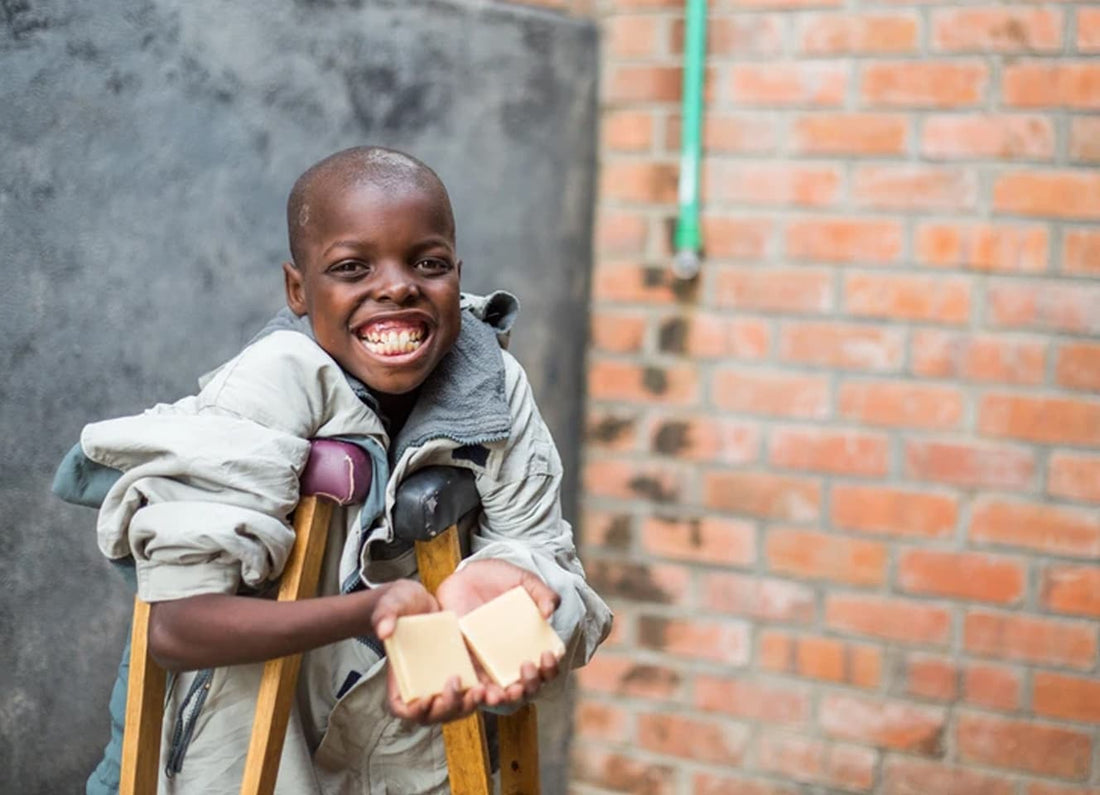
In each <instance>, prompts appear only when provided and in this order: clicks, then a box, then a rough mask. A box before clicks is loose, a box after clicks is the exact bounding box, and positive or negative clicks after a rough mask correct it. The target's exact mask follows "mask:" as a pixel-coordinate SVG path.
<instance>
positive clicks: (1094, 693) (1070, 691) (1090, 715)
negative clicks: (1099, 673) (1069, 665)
mask: <svg viewBox="0 0 1100 795" xmlns="http://www.w3.org/2000/svg"><path fill="white" fill-rule="evenodd" d="M1031 708H1032V709H1033V710H1035V712H1036V714H1038V715H1045V716H1048V717H1051V718H1062V719H1064V720H1073V721H1080V722H1082V723H1093V724H1096V723H1100V682H1098V681H1096V679H1094V678H1092V677H1089V678H1087V679H1082V678H1081V677H1079V676H1065V675H1063V674H1059V673H1054V672H1053V671H1036V672H1035V677H1034V679H1033V683H1032V693H1031Z"/></svg>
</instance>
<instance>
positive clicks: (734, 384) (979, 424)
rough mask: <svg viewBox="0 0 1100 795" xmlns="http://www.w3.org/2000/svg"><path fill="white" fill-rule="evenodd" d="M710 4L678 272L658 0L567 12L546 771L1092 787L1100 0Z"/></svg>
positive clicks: (701, 786) (1034, 790) (595, 786)
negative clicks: (560, 605)
mask: <svg viewBox="0 0 1100 795" xmlns="http://www.w3.org/2000/svg"><path fill="white" fill-rule="evenodd" d="M710 7H711V16H710V20H709V24H710V37H709V38H710V43H709V57H708V67H707V88H706V95H707V109H706V125H705V139H706V141H705V146H706V152H705V159H704V163H703V184H704V203H705V207H704V227H705V245H706V258H705V263H704V269H703V273H702V276H701V278H700V280H699V281H698V283H697V284H694V285H692V284H678V283H676V282H674V281H673V280H671V278H670V275H669V269H668V267H667V266H668V263H669V260H670V250H669V241H670V236H671V229H672V225H673V223H674V217H675V199H676V180H677V172H678V169H677V152H678V146H679V140H678V113H679V96H680V74H681V72H680V56H681V48H682V38H683V17H682V4H681V3H679V2H667V1H663V0H618V1H617V2H615V1H613V0H601V2H597V3H595V4H594V6H593V9H592V12H593V13H594V14H595V15H596V17H597V19H598V21H599V24H600V26H601V29H602V31H603V71H602V74H601V81H602V83H601V85H602V100H601V101H602V126H601V131H600V136H601V138H600V141H601V143H600V162H599V166H600V181H599V185H600V195H599V200H598V207H597V232H596V240H595V249H596V265H595V270H594V275H593V293H592V331H591V349H590V350H591V352H590V358H589V382H588V391H589V402H588V406H589V408H588V426H587V441H586V452H585V457H586V465H585V471H584V475H583V478H584V481H583V482H584V497H583V507H584V511H583V517H582V522H581V533H582V537H583V553H584V556H585V561H586V565H587V567H588V570H589V573H590V576H591V579H592V581H593V582H594V583H595V584H596V585H597V586H598V587H599V589H600V590H601V591H602V592H603V593H604V594H605V595H606V597H607V598H608V599H609V600H610V601H611V603H612V604H613V606H614V608H615V609H616V612H617V623H616V628H615V633H614V636H613V638H612V639H611V640H610V641H609V642H608V643H607V645H606V646H605V647H604V648H603V650H602V651H601V652H600V654H598V655H597V657H596V659H595V660H594V661H593V662H592V664H591V665H590V666H588V667H587V668H586V669H584V670H583V671H582V672H581V673H580V675H579V681H580V685H581V691H582V695H581V700H580V703H579V706H578V711H577V717H576V735H575V738H574V762H575V763H574V770H573V776H574V782H575V783H574V789H575V791H576V792H578V793H581V792H596V791H604V790H610V791H616V792H619V791H622V792H646V793H649V792H652V793H698V794H700V795H701V794H702V793H706V794H707V795H711V794H712V793H719V792H722V793H725V792H730V793H744V794H745V795H778V794H779V793H784V794H786V793H809V792H814V793H818V792H834V791H835V792H842V791H843V792H847V791H854V792H874V793H884V794H885V795H922V794H924V793H928V794H929V795H939V794H941V793H942V794H943V795H971V794H972V793H973V794H975V795H1083V794H1084V793H1100V731H1098V727H1100V678H1098V672H1100V668H1098V660H1100V657H1098V629H1100V567H1098V564H1097V561H1098V558H1100V396H1098V394H1097V393H1098V391H1100V280H1098V279H1097V277H1098V276H1100V226H1098V224H1097V222H1098V221H1100V170H1098V169H1097V165H1098V164H1100V57H1098V55H1100V8H1098V7H1096V6H1095V5H1092V6H1090V5H1088V4H1085V3H1075V2H1064V3H1050V4H1040V3H1024V2H1009V3H1004V4H995V3H989V4H982V3H974V4H969V3H968V4H966V5H962V4H957V3H942V2H935V0H932V1H931V2H906V1H905V0H880V1H879V2H872V0H712V1H711V4H710ZM574 10H575V9H574ZM582 13H583V12H582Z"/></svg>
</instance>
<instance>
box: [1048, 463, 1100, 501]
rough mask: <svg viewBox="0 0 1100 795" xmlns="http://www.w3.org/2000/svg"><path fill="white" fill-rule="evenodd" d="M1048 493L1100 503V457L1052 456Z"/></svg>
mask: <svg viewBox="0 0 1100 795" xmlns="http://www.w3.org/2000/svg"><path fill="white" fill-rule="evenodd" d="M1047 491H1048V492H1049V493H1051V494H1053V495H1055V496H1057V497H1067V498H1069V499H1071V500H1082V501H1084V502H1100V456H1090V455H1084V454H1080V455H1079V454H1076V453H1068V452H1055V453H1053V454H1051V457H1050V466H1049V469H1048V471H1047Z"/></svg>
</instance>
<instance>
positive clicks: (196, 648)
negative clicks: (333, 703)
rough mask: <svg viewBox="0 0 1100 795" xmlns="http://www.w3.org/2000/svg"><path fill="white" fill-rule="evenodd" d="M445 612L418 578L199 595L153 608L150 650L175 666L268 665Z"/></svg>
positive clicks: (387, 633) (382, 634) (170, 667)
mask: <svg viewBox="0 0 1100 795" xmlns="http://www.w3.org/2000/svg"><path fill="white" fill-rule="evenodd" d="M438 609H439V605H438V604H437V603H436V601H435V599H434V598H432V596H431V595H430V594H429V593H428V592H427V591H426V590H424V588H423V586H421V585H420V584H419V583H416V582H413V581H411V580H398V581H396V582H393V583H388V584H386V585H383V586H380V587H378V588H372V589H369V590H366V591H357V592H355V593H351V594H340V595H338V596H322V597H317V598H313V599H302V600H299V601H296V602H278V601H274V600H271V599H260V598H256V597H250V596H235V595H230V594H219V593H208V594H199V595H195V596H188V597H185V598H183V599H173V600H170V601H164V602H155V603H154V604H153V605H152V609H151V611H150V618H149V648H150V651H151V652H152V654H153V657H154V658H155V659H156V660H157V662H159V663H160V664H161V665H162V666H163V667H164V668H167V669H168V670H172V671H186V670H194V669H199V668H213V667H217V666H221V665H237V664H240V663H251V662H263V661H266V660H271V659H275V658H277V657H284V656H286V655H288V654H298V653H301V652H304V651H308V650H310V649H314V648H317V647H318V646H323V645H325V644H328V643H334V642H336V641H339V640H343V639H345V638H351V637H355V636H359V635H374V636H376V637H378V638H379V639H380V640H384V639H385V638H387V637H389V636H390V634H392V632H393V627H394V623H395V621H396V620H397V617H398V616H402V615H410V614H414V613H426V612H432V611H435V610H438Z"/></svg>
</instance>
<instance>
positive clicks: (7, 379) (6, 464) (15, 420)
mask: <svg viewBox="0 0 1100 795" xmlns="http://www.w3.org/2000/svg"><path fill="white" fill-rule="evenodd" d="M595 46H596V38H595V31H594V28H593V27H592V26H591V25H590V24H587V23H581V22H577V21H573V20H569V19H566V18H563V17H559V16H556V15H551V14H546V13H541V12H537V11H530V10H525V9H522V8H511V7H501V6H496V5H488V4H482V3H473V2H471V3H455V2H446V3H445V2H409V3H396V2H393V3H385V2H298V3H294V4H272V3H265V2H259V0H241V1H239V2H234V3H223V2H214V0H198V1H193V2H183V1H182V0H176V1H175V2H172V1H171V0H163V1H162V2H146V3H141V2H133V1H132V0H102V1H101V2H98V3H83V2H76V0H52V1H44V0H3V2H0V262H2V263H3V264H2V268H3V271H2V272H3V274H4V277H5V279H4V287H3V289H2V290H0V340H2V341H0V368H2V372H3V377H2V378H0V406H2V411H0V439H2V440H3V445H4V453H5V454H4V455H3V456H2V457H0V499H2V502H0V504H2V505H3V506H4V508H5V517H6V519H5V526H4V529H3V532H4V539H5V543H4V544H3V546H2V547H0V550H2V551H0V572H2V574H0V577H2V583H0V587H2V593H3V596H2V597H0V631H2V633H3V634H2V637H3V638H4V643H3V644H2V645H0V791H2V792H20V793H58V792H75V791H78V790H80V789H81V784H80V782H81V781H82V780H83V778H84V776H85V775H86V773H87V771H88V770H89V768H90V767H91V765H92V764H93V763H94V761H95V760H96V758H97V757H98V754H99V751H100V749H101V747H102V745H103V743H104V742H105V741H106V736H107V734H106V727H107V724H106V711H105V706H106V701H107V696H108V691H109V687H110V682H111V678H112V676H113V669H114V667H115V665H116V661H117V654H118V650H119V648H120V645H121V641H122V638H123V634H124V631H125V624H126V622H127V621H128V614H129V594H128V593H127V591H126V589H125V587H124V586H123V585H122V583H121V581H120V580H119V579H118V578H117V576H116V575H115V574H114V573H113V572H112V571H111V569H110V567H109V565H108V564H107V563H106V562H105V561H104V560H103V559H102V558H101V556H100V555H99V553H98V551H97V549H96V546H95V531H94V514H93V513H92V512H91V511H89V510H86V509H79V508H73V507H70V506H66V505H63V504H60V503H58V502H57V501H55V500H53V499H52V498H50V497H49V496H48V484H49V479H50V477H51V475H52V471H53V467H54V466H55V465H56V463H57V462H58V460H59V459H60V458H61V456H62V454H63V453H64V451H65V449H67V448H68V446H69V445H71V444H72V443H73V442H74V441H75V439H76V437H77V434H78V433H79V429H80V427H81V426H82V425H83V424H84V423H86V422H88V421H91V420H94V419H99V418H103V417H107V416H115V415H119V414H124V413H130V412H133V411H136V410H139V409H141V408H143V407H145V406H147V405H150V404H152V403H154V402H157V401H162V400H173V399H175V398H176V397H178V396H180V395H183V394H186V393H188V392H191V391H193V389H194V384H195V378H196V377H197V376H198V375H199V374H200V373H202V372H204V371H206V370H207V369H209V368H210V367H212V366H214V365H216V364H217V363H218V362H220V361H222V360H224V359H225V358H227V357H228V356H230V355H232V353H233V352H235V351H236V350H237V349H238V348H239V346H240V345H241V344H242V343H243V342H244V341H246V340H247V339H248V338H249V337H250V336H251V334H252V333H253V332H254V331H255V330H257V328H258V327H259V326H260V325H262V323H263V321H264V319H265V318H266V317H267V316H268V315H270V314H271V313H272V312H273V311H274V310H275V309H276V308H277V307H278V306H279V305H280V303H281V301H282V297H281V293H282V286H281V277H280V273H279V267H278V266H279V263H280V262H281V261H282V260H283V259H284V258H285V256H286V254H285V250H286V243H285V232H284V228H283V227H284V222H283V203H284V201H285V196H286V192H287V190H288V189H289V187H290V185H291V183H292V182H293V180H294V178H295V177H296V176H297V174H298V173H300V171H301V170H302V169H304V168H305V167H306V166H308V165H309V164H310V163H312V162H314V161H315V160H317V159H318V158H320V157H322V156H324V155H326V154H328V153H330V152H332V151H335V150H337V149H340V148H343V147H346V146H351V145H355V144H359V143H366V142H371V143H381V144H387V145H391V146H395V147H397V148H401V149H405V150H406V151H409V152H412V153H413V154H416V155H418V156H419V157H421V158H423V159H424V160H426V161H427V162H429V163H430V164H432V165H433V166H435V167H436V168H437V170H438V171H439V172H440V174H441V176H442V177H443V179H444V181H445V182H446V183H447V185H448V187H449V188H450V190H451V192H452V197H453V199H454V203H455V206H456V212H457V220H458V225H459V251H460V254H461V256H462V257H463V259H464V260H465V267H464V280H465V283H464V286H465V288H466V289H469V290H471V291H485V290H489V289H492V288H495V287H504V288H507V289H511V290H513V291H514V292H516V293H517V294H519V296H520V298H521V300H522V301H523V303H524V312H523V314H522V315H521V325H520V327H519V329H518V331H517V333H516V335H515V338H514V343H513V351H514V352H515V353H516V354H517V355H518V356H519V357H520V359H521V361H523V362H524V363H525V364H526V365H527V367H528V371H529V373H530V375H531V379H532V381H533V383H534V386H535V390H536V393H537V394H538V395H539V397H540V405H541V406H542V408H543V412H544V414H545V416H546V418H547V420H548V422H549V424H550V426H551V429H552V430H553V431H554V434H555V437H556V439H557V440H558V442H559V445H560V447H561V448H562V454H563V458H564V459H565V461H566V466H567V469H568V471H569V472H570V473H571V477H570V481H569V483H568V486H569V493H568V495H567V497H568V500H569V503H570V505H572V501H573V500H574V495H575V483H576V471H577V442H578V439H577V431H578V427H579V424H580V407H581V391H582V383H583V381H582V376H583V371H582V358H583V342H584V334H585V329H586V320H585V302H586V291H587V272H588V263H589V258H590V252H589V233H590V223H591V221H590V213H591V209H590V208H591V200H592V183H591V174H592V165H593V158H594V155H593V125H594V103H595V82H596V58H595ZM559 717H560V716H559ZM561 725H562V724H561V721H560V720H558V722H557V723H556V724H555V726H557V728H553V727H551V729H550V731H549V733H548V736H547V737H546V738H545V742H544V748H543V750H544V754H547V755H548V761H549V763H550V765H551V767H555V766H559V765H560V763H561V755H560V751H559V750H555V749H560V746H561V744H562V743H563V742H564V733H563V730H562V729H561ZM551 772H552V776H551V777H552V779H553V781H552V782H551V791H553V788H554V787H557V786H560V770H559V769H558V768H557V767H555V769H554V771H551ZM554 781H557V782H558V783H557V784H555V783H553V782H554Z"/></svg>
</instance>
